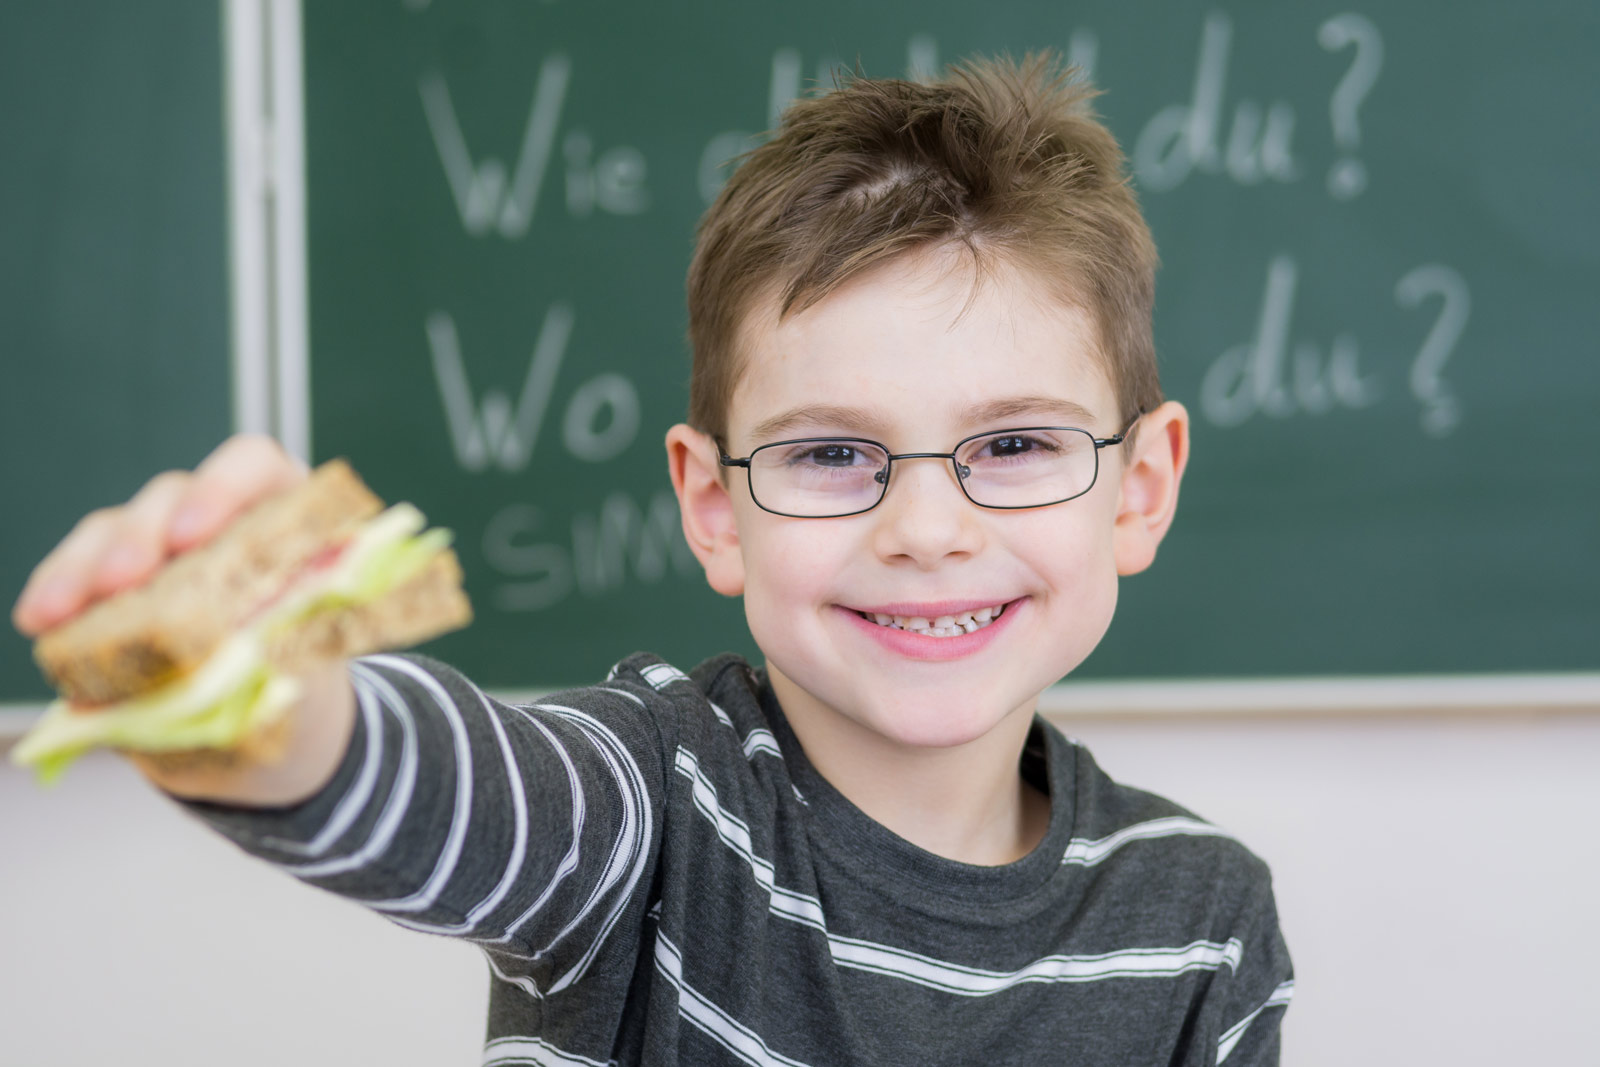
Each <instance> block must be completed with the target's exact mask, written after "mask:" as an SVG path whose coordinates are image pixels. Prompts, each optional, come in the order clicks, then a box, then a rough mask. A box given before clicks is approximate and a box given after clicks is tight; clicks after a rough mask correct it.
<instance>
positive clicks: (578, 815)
mask: <svg viewBox="0 0 1600 1067" xmlns="http://www.w3.org/2000/svg"><path fill="white" fill-rule="evenodd" d="M516 710H517V712H518V713H519V714H521V715H522V716H523V717H524V718H525V719H527V720H528V722H529V723H530V724H531V725H532V726H533V727H534V728H535V729H537V730H538V731H539V732H540V733H541V734H543V735H544V737H545V740H546V741H548V742H549V743H550V747H551V748H553V749H555V753H556V756H557V757H558V758H559V759H560V760H561V766H562V767H563V769H565V770H566V772H567V790H568V794H569V797H570V803H571V804H572V844H570V845H568V846H567V851H566V853H565V854H564V855H563V856H562V857H561V861H560V862H559V863H557V864H556V871H555V874H553V875H552V876H551V878H550V881H549V882H548V883H547V884H546V885H545V887H544V889H543V891H541V892H540V893H539V896H538V898H537V899H536V900H534V902H533V903H532V904H530V905H528V909H527V910H526V911H524V912H523V913H522V914H521V915H519V916H517V917H516V918H515V919H513V920H512V921H511V923H510V924H509V925H508V926H507V927H506V932H505V933H504V934H502V935H500V936H499V937H497V938H493V939H492V943H494V944H504V943H505V942H508V941H510V940H511V939H512V938H514V937H515V936H516V935H517V932H518V931H519V930H521V929H522V927H523V926H525V925H526V924H527V923H528V921H529V920H531V919H532V918H533V917H534V916H535V915H537V914H538V913H539V912H540V911H541V910H543V908H544V906H545V905H546V904H547V903H549V902H550V898H551V896H553V895H554V894H555V891H556V887H557V886H559V885H560V884H561V883H562V882H564V881H565V880H566V879H567V876H568V875H570V874H572V872H573V871H575V870H577V869H578V859H579V856H580V855H581V849H582V842H583V825H584V821H585V819H586V818H587V816H588V810H589V809H588V800H587V799H586V798H585V797H584V794H583V786H582V784H581V783H579V781H578V770H577V768H576V767H574V766H573V765H572V757H571V756H570V755H569V754H568V753H567V746H565V745H563V744H562V743H561V741H560V739H559V738H557V737H556V735H555V734H554V733H553V732H552V731H551V730H550V728H549V727H548V726H546V725H545V724H544V723H542V722H540V721H539V720H538V719H537V718H535V717H534V716H533V715H532V714H531V713H530V712H529V711H528V710H527V709H526V708H517V709H516Z"/></svg>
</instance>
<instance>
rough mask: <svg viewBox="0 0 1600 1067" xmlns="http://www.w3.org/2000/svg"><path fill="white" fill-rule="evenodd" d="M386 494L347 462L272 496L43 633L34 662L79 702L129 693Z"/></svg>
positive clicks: (223, 627)
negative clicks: (140, 579) (144, 577)
mask: <svg viewBox="0 0 1600 1067" xmlns="http://www.w3.org/2000/svg"><path fill="white" fill-rule="evenodd" d="M382 507H383V504H382V502H381V501H380V500H379V499H378V498H377V496H375V495H374V494H373V492H372V491H371V490H370V489H368V488H367V487H366V485H365V484H364V483H363V482H362V481H361V479H360V478H359V477H358V476H357V475H356V473H355V472H354V471H353V470H351V469H350V466H349V464H348V463H346V462H345V461H343V460H338V459H336V460H330V461H328V462H327V463H324V464H322V465H321V466H319V467H317V469H316V470H314V471H312V472H311V475H310V476H309V477H308V478H307V479H306V480H305V481H304V482H303V483H301V484H300V485H298V486H296V487H295V488H293V489H290V490H288V491H287V492H284V493H280V494H278V495H276V496H273V497H269V498H268V499H266V500H263V501H261V502H260V503H259V504H257V505H255V506H254V507H253V508H251V509H250V510H249V511H247V512H245V513H244V514H243V515H241V516H240V517H239V518H238V519H237V520H235V521H234V522H233V524H232V525H230V526H229V527H228V528H227V529H225V530H224V531H223V532H222V533H221V534H219V535H218V536H217V537H216V538H215V539H214V540H212V541H211V542H209V543H207V544H205V545H202V546H200V547H198V548H195V549H193V550H191V551H189V552H185V553H183V554H182V555H179V556H176V557H174V558H172V559H171V560H170V561H168V563H167V564H166V566H164V567H163V568H162V569H161V570H159V571H157V572H156V573H155V575H154V576H152V577H151V579H150V580H149V581H148V582H146V583H145V584H144V585H142V586H138V587H136V588H133V589H128V590H124V591H123V592H121V593H118V594H117V595H115V596H112V597H109V598H107V599H106V600H103V601H101V602H100V603H98V604H95V605H93V606H92V607H90V608H89V609H88V610H87V611H85V612H83V613H82V614H81V615H78V616H76V617H74V618H72V619H70V620H68V621H67V622H66V623H64V624H63V625H61V626H58V627H56V628H55V629H53V630H50V631H48V632H46V633H44V634H43V635H41V636H40V637H39V639H38V641H37V642H35V644H34V648H33V655H34V660H35V661H36V662H37V663H38V664H39V668H40V669H41V670H42V671H43V672H44V674H45V676H46V677H47V678H48V679H49V680H50V682H51V684H52V685H53V686H54V687H55V688H56V690H57V691H58V692H60V693H61V695H62V696H63V697H65V698H66V699H67V700H69V701H72V702H74V703H81V704H103V703H109V702H112V701H117V700H123V699H126V698H128V697H130V696H133V695H136V694H138V693H141V692H144V691H146V690H148V689H152V688H154V687H156V686H158V685H161V684H163V683H165V682H168V681H170V680H172V679H173V678H175V677H177V676H179V675H182V674H185V673H187V672H188V671H190V670H193V669H194V668H195V667H197V666H199V665H200V664H201V663H203V662H204V661H205V660H206V658H207V657H209V656H210V655H211V653H212V652H214V651H215V650H216V648H217V646H218V645H220V644H221V643H222V642H223V641H224V640H226V639H227V637H228V636H229V635H230V634H232V633H233V632H234V631H235V630H237V629H238V628H239V626H240V625H242V624H243V623H244V622H245V620H246V619H247V618H248V617H249V615H250V613H251V612H252V611H253V610H254V609H255V608H256V606H257V605H259V604H260V603H262V602H263V601H264V600H266V599H267V598H268V597H270V596H272V595H273V594H275V593H276V592H277V591H278V590H279V589H281V588H282V587H283V586H284V584H285V583H286V582H287V581H288V579H289V578H290V576H292V575H293V574H294V573H295V572H296V571H298V570H299V569H300V568H301V567H302V566H303V565H304V564H305V563H306V562H307V561H308V560H310V559H311V558H312V557H313V556H315V555H316V554H317V553H318V552H320V551H322V550H323V549H324V548H326V547H327V546H328V545H329V544H333V543H337V542H338V541H340V540H342V539H343V538H345V537H347V536H349V534H350V533H351V532H353V531H354V530H355V529H356V527H358V526H360V525H361V524H362V523H363V522H365V521H366V520H367V519H369V518H371V517H372V516H373V515H376V514H377V513H378V512H379V511H380V510H381V509H382Z"/></svg>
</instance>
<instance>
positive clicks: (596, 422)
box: [426, 303, 639, 471]
mask: <svg viewBox="0 0 1600 1067" xmlns="http://www.w3.org/2000/svg"><path fill="white" fill-rule="evenodd" d="M572 326H573V311H572V307H571V306H570V305H568V304H563V303H557V304H552V305H550V307H549V308H548V309H546V311H545V316H544V321H543V323H542V324H541V325H540V327H539V337H538V340H537V341H535V342H534V346H533V354H532V357H531V358H530V360H529V362H528V373H527V377H526V378H525V379H524V380H523V384H522V391H521V392H520V393H519V394H518V397H517V401H516V403H515V404H513V403H512V401H511V397H510V396H509V395H508V394H507V393H506V392H505V391H503V390H501V389H486V390H484V392H483V397H482V399H481V400H480V401H478V402H477V403H476V404H474V402H473V399H472V386H471V383H470V382H469V380H468V377H467V366H466V360H465V358H464V357H463V356H462V353H461V340H460V338H459V336H458V335H457V333H456V323H455V319H454V318H453V317H452V316H451V315H450V314H449V313H448V312H443V311H436V312H434V313H433V314H432V315H429V316H428V320H427V325H426V330H427V334H428V345H429V348H430V350H431V355H432V365H433V376H434V383H435V385H437V387H438V389H439V398H440V401H441V403H442V405H443V407H444V415H445V423H446V425H447V426H448V428H449V431H450V442H451V444H452V445H453V446H454V448H455V455H456V462H458V463H460V464H461V466H462V468H463V469H465V470H468V471H483V470H487V469H488V468H489V467H491V466H498V467H500V468H501V469H503V470H508V471H516V470H521V469H522V468H524V467H526V466H527V465H528V462H529V460H531V459H532V458H533V450H534V445H535V444H536V443H537V441H538V438H539V428H540V427H541V426H542V425H543V423H544V417H545V414H546V413H547V412H548V411H549V408H550V401H551V397H552V394H553V393H554V390H555V381H556V374H557V372H559V371H560V369H561V361H562V359H563V357H564V356H565V355H566V350H567V340H568V338H570V337H571V335H572ZM602 416H604V417H603V418H602ZM638 432H639V397H638V393H637V391H636V390H635V389H634V387H633V383H631V382H630V381H628V379H626V378H624V377H622V376H621V375H620V374H602V375H599V376H598V377H596V378H592V379H590V380H589V381H587V382H585V383H584V384H583V385H580V386H579V387H578V389H577V391H576V392H575V393H574V394H573V396H572V399H571V400H570V401H569V403H568V405H567V410H566V416H565V418H564V419H563V422H562V430H561V437H562V442H563V443H564V444H565V445H566V447H567V451H568V452H570V453H571V454H572V455H573V456H574V457H576V458H577V459H581V460H584V461H586V462H590V463H599V462H603V461H605V460H608V459H612V458H614V457H616V456H617V455H619V454H620V453H621V452H622V451H623V450H624V449H626V448H627V447H628V446H629V445H630V444H632V443H633V441H634V438H635V437H637V436H638Z"/></svg>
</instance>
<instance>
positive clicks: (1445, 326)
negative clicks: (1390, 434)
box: [1394, 263, 1472, 437]
mask: <svg viewBox="0 0 1600 1067" xmlns="http://www.w3.org/2000/svg"><path fill="white" fill-rule="evenodd" d="M1433 296H1437V297H1439V298H1440V302H1439V317H1438V318H1436V319H1434V320H1433V325H1432V326H1430V327H1429V328H1428V335H1427V336H1426V337H1425V338H1423V341H1422V347H1421V348H1419V349H1418V350H1417V355H1416V358H1415V359H1413V360H1412V363H1411V374H1410V375H1409V382H1410V385H1411V395H1412V396H1414V397H1416V398H1417V400H1418V401H1419V402H1421V404H1422V428H1423V429H1424V430H1425V431H1427V432H1428V433H1430V434H1432V435H1433V436H1435V437H1443V436H1445V435H1446V434H1448V433H1450V432H1451V431H1452V430H1454V429H1455V428H1456V426H1457V425H1458V424H1459V423H1460V422H1461V404H1460V402H1459V401H1458V400H1456V396H1455V392H1454V391H1453V390H1452V389H1451V388H1450V386H1449V384H1448V383H1447V382H1445V380H1444V379H1443V377H1442V376H1441V375H1442V374H1443V372H1444V365H1445V361H1446V360H1448V359H1449V358H1450V356H1451V354H1452V353H1454V352H1455V348H1456V342H1457V341H1459V340H1461V333H1462V331H1463V330H1465V329H1466V328H1467V316H1468V314H1469V313H1470V311H1471V308H1472V296H1471V294H1470V293H1469V292H1468V291H1467V281H1466V279H1465V278H1463V277H1462V276H1461V275H1460V274H1459V273H1457V272H1456V271H1454V270H1452V269H1451V268H1449V267H1445V266H1441V265H1440V264H1438V263H1428V264H1425V265H1424V266H1421V267H1418V268H1416V269H1415V270H1413V271H1410V272H1409V273H1407V274H1406V276H1405V277H1403V278H1401V279H1400V281H1399V282H1397V283H1396V284H1395V287H1394V298H1395V302H1396V303H1398V304H1399V305H1400V306H1401V307H1402V308H1408V309H1409V308H1415V307H1419V306H1421V304H1422V302H1423V301H1424V300H1427V299H1428V298H1429V297H1433Z"/></svg>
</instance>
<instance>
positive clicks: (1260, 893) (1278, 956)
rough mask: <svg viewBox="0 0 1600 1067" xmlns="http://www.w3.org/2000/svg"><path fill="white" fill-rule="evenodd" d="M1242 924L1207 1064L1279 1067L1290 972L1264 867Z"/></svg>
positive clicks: (1219, 991)
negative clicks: (1212, 1055)
mask: <svg viewBox="0 0 1600 1067" xmlns="http://www.w3.org/2000/svg"><path fill="white" fill-rule="evenodd" d="M1241 919H1242V921H1241V922H1240V924H1239V925H1240V930H1239V933H1238V934H1237V935H1236V936H1237V938H1238V944H1239V953H1238V956H1237V962H1236V964H1235V966H1234V967H1233V968H1232V971H1231V973H1228V974H1226V977H1225V978H1224V980H1223V981H1222V982H1220V983H1219V986H1220V988H1218V989H1216V991H1215V992H1216V994H1217V996H1218V999H1219V1000H1220V1003H1221V1012H1220V1017H1219V1020H1218V1023H1217V1026H1218V1028H1219V1030H1220V1033H1218V1034H1217V1037H1216V1058H1215V1060H1212V1061H1211V1062H1214V1063H1217V1064H1227V1065H1228V1067H1277V1064H1278V1052H1279V1046H1280V1037H1281V1029H1282V1023H1283V1015H1284V1012H1285V1011H1286V1010H1287V1009H1288V1006H1289V999H1290V998H1291V997H1292V996H1294V968H1293V966H1292V964H1291V963H1290V960H1289V949H1288V946H1287V945H1285V944H1284V940H1283V932H1282V930H1281V929H1280V928H1279V925H1278V909H1277V905H1276V903H1275V901H1274V899H1273V895H1272V883H1271V880H1270V877H1269V876H1268V875H1267V873H1266V871H1265V867H1264V865H1263V867H1262V870H1261V876H1260V879H1259V882H1258V883H1257V888H1256V891H1255V892H1254V893H1252V894H1251V899H1250V900H1249V902H1248V906H1247V907H1246V908H1245V909H1243V913H1242V916H1241ZM1219 977H1222V976H1219Z"/></svg>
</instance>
